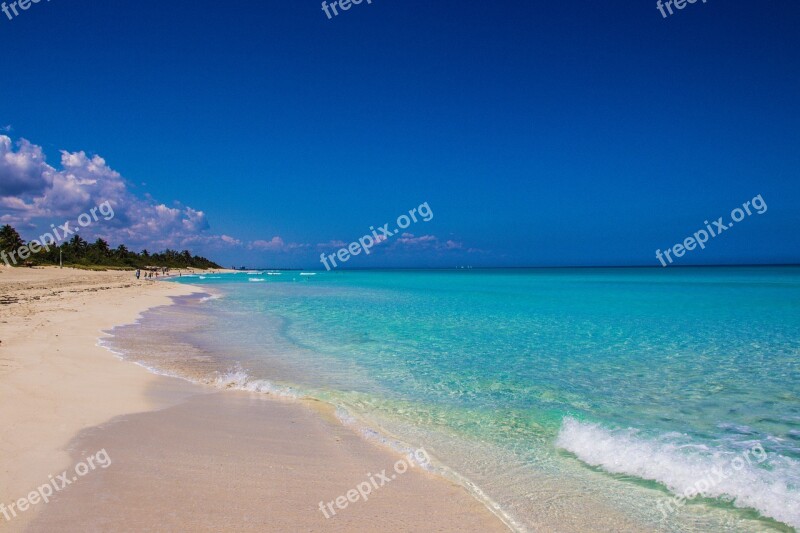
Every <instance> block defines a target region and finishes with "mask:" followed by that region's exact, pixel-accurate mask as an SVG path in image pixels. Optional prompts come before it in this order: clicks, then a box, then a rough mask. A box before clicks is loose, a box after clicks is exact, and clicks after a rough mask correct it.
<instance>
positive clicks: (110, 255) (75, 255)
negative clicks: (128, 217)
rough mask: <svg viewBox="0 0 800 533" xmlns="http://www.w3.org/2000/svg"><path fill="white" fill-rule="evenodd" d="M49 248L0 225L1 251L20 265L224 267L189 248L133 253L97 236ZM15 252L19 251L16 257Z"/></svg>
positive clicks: (76, 236)
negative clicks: (21, 256)
mask: <svg viewBox="0 0 800 533" xmlns="http://www.w3.org/2000/svg"><path fill="white" fill-rule="evenodd" d="M31 244H38V246H34V247H33V249H38V251H37V252H35V253H33V252H30V253H29V254H28V253H24V254H23V255H25V256H27V257H24V258H20V257H18V256H19V251H20V249H23V247H28V250H29V251H30V245H31ZM49 248H50V249H49V250H47V249H44V248H41V244H39V243H34V241H30V242H28V243H26V242H25V241H24V240H23V239H22V237H21V236H20V234H19V233H18V232H17V230H16V229H14V228H13V227H12V226H11V225H9V224H6V225H5V226H3V227H2V228H0V252H2V253H3V254H4V255H3V256H2V257H3V261H0V264H3V262H9V263H10V264H12V265H13V264H14V261H12V258H15V260H16V265H17V266H26V265H27V266H31V265H58V264H59V259H60V260H61V261H63V264H64V265H65V266H78V267H98V266H99V267H116V268H145V267H167V268H202V269H206V268H221V267H220V266H219V265H218V264H216V263H214V262H213V261H211V260H209V259H206V258H205V257H201V256H198V255H192V254H191V252H190V251H189V250H183V251H182V252H178V251H176V250H170V249H167V250H165V251H163V252H161V253H154V254H151V253H150V252H148V251H147V250H142V251H141V252H139V253H137V252H133V251H131V250H129V249H128V248H127V247H126V246H125V245H124V244H120V245H119V246H117V247H116V248H111V247H110V246H109V244H108V242H107V241H105V240H103V239H97V240H96V241H94V242H93V243H89V242H87V241H86V240H85V239H83V238H82V237H81V236H80V235H75V236H73V237H72V238H71V239H70V240H69V241H66V242H64V243H62V244H60V245H58V246H56V245H50V246H49ZM12 252H13V253H14V254H15V255H14V256H12Z"/></svg>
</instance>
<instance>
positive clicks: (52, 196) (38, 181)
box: [0, 135, 241, 249]
mask: <svg viewBox="0 0 800 533" xmlns="http://www.w3.org/2000/svg"><path fill="white" fill-rule="evenodd" d="M15 146H16V149H15ZM103 202H108V203H109V204H110V205H111V206H112V208H113V209H114V214H115V216H114V218H113V219H112V220H109V221H103V222H102V223H101V224H98V225H97V226H96V227H92V228H91V231H92V232H93V233H94V234H96V236H100V237H103V238H105V239H107V240H109V241H112V242H124V243H125V244H127V245H128V246H142V247H149V248H152V249H162V248H184V247H188V246H190V245H201V246H202V247H204V248H219V247H230V246H240V245H241V241H238V240H237V239H235V238H233V237H230V236H227V235H213V234H210V233H209V232H208V230H209V229H210V225H209V222H208V220H207V218H206V214H205V213H204V212H203V211H200V210H197V209H194V208H192V207H189V206H184V205H182V204H180V203H179V202H176V203H174V204H172V205H167V204H164V203H161V202H157V201H156V200H154V199H153V198H151V197H149V196H147V197H145V198H140V197H138V196H136V195H134V194H133V193H132V192H131V190H130V188H129V187H128V184H127V182H126V181H125V179H124V178H123V177H122V176H121V175H120V173H119V172H117V171H115V170H114V169H112V168H111V167H110V166H109V165H108V164H107V163H106V161H105V159H103V158H102V157H100V156H99V155H94V156H89V155H87V154H86V153H85V152H83V151H80V152H67V151H62V152H61V168H60V169H56V168H54V167H52V166H50V165H49V164H48V163H47V162H46V160H45V156H44V153H43V150H42V148H41V147H40V146H36V145H34V144H32V143H30V142H29V141H27V140H25V139H21V140H19V141H18V142H17V143H16V144H14V143H12V141H11V138H10V137H8V136H7V135H0V209H2V210H3V211H5V213H3V214H2V218H0V220H2V221H3V222H4V223H11V224H15V225H17V226H20V227H31V226H35V225H36V224H35V222H37V221H46V222H49V223H60V222H62V221H63V220H75V219H76V218H77V216H78V215H80V214H81V213H86V212H88V211H89V210H90V209H91V208H93V207H95V206H98V205H100V204H102V203H103ZM47 225H49V224H47V223H45V224H44V226H45V227H46V226H47Z"/></svg>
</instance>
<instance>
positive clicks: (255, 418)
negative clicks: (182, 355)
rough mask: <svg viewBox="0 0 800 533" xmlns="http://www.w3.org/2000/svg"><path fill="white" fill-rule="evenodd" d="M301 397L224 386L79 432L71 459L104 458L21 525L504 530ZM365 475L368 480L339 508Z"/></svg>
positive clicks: (461, 494) (44, 528)
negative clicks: (105, 462) (101, 465)
mask: <svg viewBox="0 0 800 533" xmlns="http://www.w3.org/2000/svg"><path fill="white" fill-rule="evenodd" d="M310 403H313V402H304V403H297V402H288V401H280V400H270V399H264V398H263V395H261V396H255V395H250V394H249V393H243V392H233V391H224V392H219V393H215V394H201V395H198V396H195V397H193V398H191V399H189V400H188V401H186V402H184V403H182V404H180V405H177V406H175V407H171V408H168V409H165V410H161V411H157V412H151V413H143V414H137V415H129V416H123V417H120V418H118V419H116V420H114V421H113V422H111V423H109V424H106V425H104V427H102V428H97V429H92V430H89V431H86V432H83V433H82V434H81V436H80V437H79V438H77V439H76V440H75V441H74V442H73V444H72V449H73V462H74V463H77V462H79V461H81V460H82V458H84V457H85V456H86V455H89V454H92V453H94V452H96V451H97V450H101V449H105V450H106V452H107V453H108V456H109V457H110V458H111V461H112V462H111V465H110V466H109V467H108V468H106V469H97V470H95V471H92V472H90V473H89V474H87V475H86V476H85V477H83V478H81V479H80V480H79V481H78V482H77V483H75V484H74V485H71V486H70V487H68V488H67V489H66V490H65V491H64V492H63V493H60V494H59V496H58V498H57V499H56V500H55V501H52V502H51V503H50V504H49V505H48V506H47V508H46V509H45V510H44V511H43V512H42V513H41V514H40V515H39V517H38V518H37V520H36V521H35V522H34V523H33V524H32V526H31V528H30V531H35V532H40V531H41V532H49V531H55V530H61V531H370V530H380V531H454V532H455V531H481V532H484V531H485V532H490V531H507V529H506V528H505V527H504V526H503V524H502V523H501V522H500V521H499V520H498V519H497V518H496V517H495V516H494V515H492V514H491V513H490V512H489V511H488V510H487V509H486V508H485V507H483V506H482V505H480V504H478V503H477V502H476V501H475V500H473V499H472V497H471V496H469V494H467V492H466V491H465V490H464V489H463V488H461V487H459V486H457V485H454V484H451V483H449V482H447V481H444V480H442V479H440V478H437V477H433V476H431V475H429V474H427V473H426V472H424V470H422V469H420V468H419V467H413V468H409V469H408V470H407V471H406V472H405V473H403V474H397V473H395V470H394V465H395V462H396V461H397V460H398V459H402V457H403V456H401V455H396V454H393V453H389V452H388V451H386V450H383V449H380V448H378V447H376V446H374V445H373V444H371V443H368V442H366V441H364V440H363V439H361V438H360V437H359V436H357V435H356V434H354V433H353V432H352V431H351V430H349V429H347V428H346V427H344V426H342V425H341V424H340V423H338V421H336V420H335V419H333V417H332V416H331V415H330V414H326V412H325V411H326V408H325V406H324V404H319V405H318V406H317V407H319V409H315V408H314V406H313V405H312V406H309V404H310ZM402 469H403V468H402V467H401V468H400V470H402ZM384 470H385V471H386V474H385V475H386V476H387V477H388V478H389V479H391V481H389V482H385V481H383V483H384V485H383V486H380V483H381V481H382V480H381V478H380V477H379V476H377V477H376V474H377V473H381V472H383V471H384ZM368 474H372V477H373V478H374V479H376V482H377V484H378V487H377V488H374V485H373V486H372V487H370V490H371V493H369V494H368V495H367V498H368V499H367V500H366V501H364V500H363V499H362V498H361V497H360V496H359V497H358V499H356V500H355V501H347V502H346V507H345V508H344V509H340V508H339V507H338V506H337V505H336V503H335V500H336V498H337V497H338V496H345V497H346V495H347V493H348V491H351V490H352V489H356V487H358V486H359V484H361V483H362V482H365V481H367V482H369V477H368ZM392 476H395V478H394V479H392ZM362 488H364V486H363V485H362ZM365 492H366V491H365ZM351 498H353V499H355V494H354V493H352V492H351ZM321 501H323V502H334V503H333V504H332V507H333V510H334V511H335V513H336V514H335V515H333V514H332V513H331V511H330V508H326V513H327V514H328V516H329V517H328V518H326V516H325V514H324V513H323V512H322V511H321V510H320V502H321ZM340 503H343V502H342V500H341V499H340Z"/></svg>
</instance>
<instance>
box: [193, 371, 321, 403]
mask: <svg viewBox="0 0 800 533" xmlns="http://www.w3.org/2000/svg"><path fill="white" fill-rule="evenodd" d="M208 384H209V385H212V386H214V387H217V388H219V389H235V390H242V391H248V392H258V393H262V394H269V395H271V396H277V397H280V398H291V399H293V400H296V399H298V398H302V397H303V396H305V395H304V394H302V393H301V392H300V391H298V390H297V389H294V388H292V387H286V386H281V385H276V384H275V383H272V382H271V381H267V380H265V379H251V378H250V375H249V374H248V373H247V372H246V371H245V370H243V369H241V368H235V369H232V370H229V371H228V372H227V373H225V374H219V375H218V376H217V377H216V378H215V379H213V380H211V381H209V382H208Z"/></svg>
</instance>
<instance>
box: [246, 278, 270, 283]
mask: <svg viewBox="0 0 800 533" xmlns="http://www.w3.org/2000/svg"><path fill="white" fill-rule="evenodd" d="M248 281H252V282H260V281H267V278H248Z"/></svg>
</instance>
